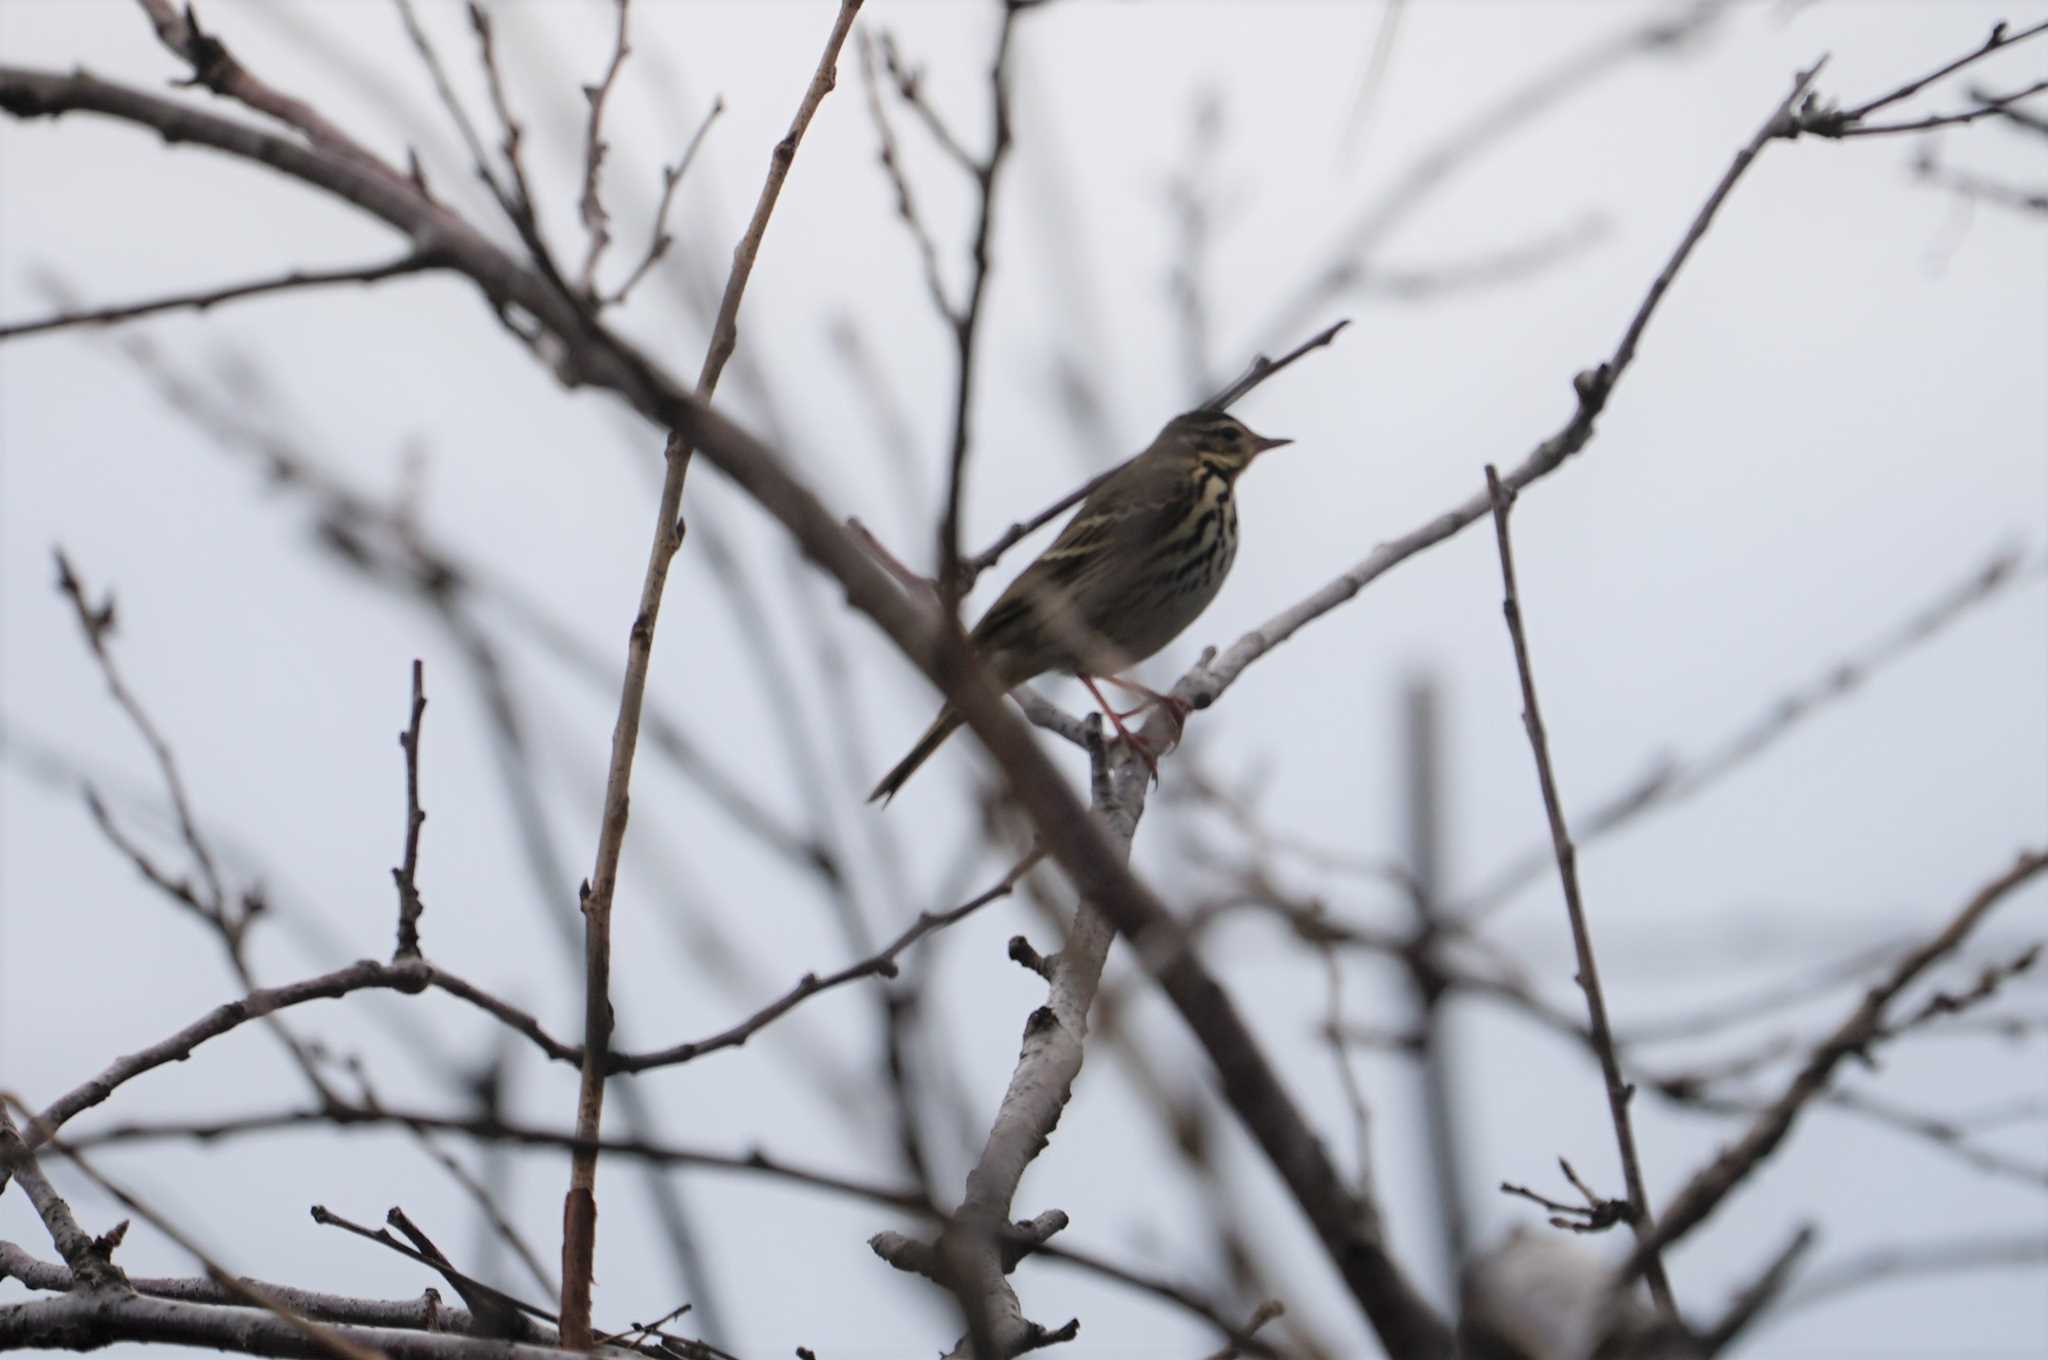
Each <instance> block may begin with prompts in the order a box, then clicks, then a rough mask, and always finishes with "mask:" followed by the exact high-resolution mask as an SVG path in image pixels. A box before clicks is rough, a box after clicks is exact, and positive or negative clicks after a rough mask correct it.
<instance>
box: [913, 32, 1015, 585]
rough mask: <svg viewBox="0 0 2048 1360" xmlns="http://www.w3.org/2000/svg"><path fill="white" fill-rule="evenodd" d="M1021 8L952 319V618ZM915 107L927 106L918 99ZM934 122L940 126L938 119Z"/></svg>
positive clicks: (946, 566) (1003, 69) (948, 578)
mask: <svg viewBox="0 0 2048 1360" xmlns="http://www.w3.org/2000/svg"><path fill="white" fill-rule="evenodd" d="M1020 12H1021V6H1019V5H1017V4H1014V3H1010V2H1009V0H1005V3H1004V5H1003V18H1002V23H1001V25H1000V26H999V27H998V29H997V31H996V54H995V60H994V61H993V62H992V63H991V65H990V66H989V74H988V83H989V106H990V119H989V121H990V122H991V124H992V125H993V128H994V131H993V132H992V134H991V136H990V140H989V149H988V155H987V156H986V157H985V158H984V159H982V160H979V161H975V162H973V164H972V166H971V171H970V173H971V174H972V176H973V178H974V183H975V188H976V189H977V190H978V191H979V192H978V201H979V206H978V210H977V212H976V214H975V218H974V234H973V236H972V237H971V238H970V239H969V244H968V261H969V264H970V268H969V270H968V275H967V297H966V299H965V301H963V302H962V303H961V305H960V310H959V311H958V312H957V313H956V314H955V315H953V316H952V317H951V318H950V320H951V321H952V324H953V351H954V369H953V447H952V452H951V454H950V455H949V457H948V458H947V462H946V466H947V472H946V498H945V509H944V513H943V515H942V517H941V519H940V521H939V599H940V601H941V602H942V604H943V605H944V607H945V611H946V613H947V615H948V616H949V617H950V616H951V615H952V614H953V613H954V612H956V611H957V609H958V608H959V604H960V599H961V597H962V596H963V595H965V594H966V593H967V590H968V587H969V586H971V585H972V584H973V582H972V579H971V578H969V579H965V580H963V579H962V576H961V570H960V567H961V558H960V500H961V497H962V496H963V495H964V494H965V491H966V484H967V454H968V451H969V449H970V448H971V446H972V443H973V412H974V366H975V359H976V357H977V356H976V347H975V339H976V335H977V333H978V332H979V330H980V327H981V307H982V301H983V299H985V298H986V297H987V296H988V278H989V238H990V236H991V235H992V234H993V232H994V230H995V215H996V185H997V184H998V183H999V182H1000V180H1001V177H1002V170H1003V162H1004V161H1005V160H1006V159H1007V158H1008V156H1009V154H1010V140H1011V138H1010V46H1011V42H1012V40H1013V35H1014V34H1015V32H1016V28H1017V15H1018V14H1019V13H1020ZM913 106H914V107H922V105H921V104H916V103H914V105H913ZM933 125H934V126H938V122H937V120H936V119H934V120H933ZM956 149H957V148H956Z"/></svg>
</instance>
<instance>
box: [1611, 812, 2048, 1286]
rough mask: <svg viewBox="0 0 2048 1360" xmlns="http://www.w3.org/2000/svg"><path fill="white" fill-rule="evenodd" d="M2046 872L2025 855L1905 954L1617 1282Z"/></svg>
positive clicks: (1677, 1201) (1688, 1227)
mask: <svg viewBox="0 0 2048 1360" xmlns="http://www.w3.org/2000/svg"><path fill="white" fill-rule="evenodd" d="M2043 869H2048V852H2044V851H2037V850H2030V851H2027V852H2025V853H2023V854H2021V855H2020V857H2019V858H2018V860H2016V861H2015V862H2014V864H2013V866H2012V867H2011V868H2009V869H2007V870H2006V871H2005V872H2004V873H2001V874H1999V875H1998V876H1997V877H1995V878H1993V879H1992V880H1991V881H1990V882H1988V883H1986V884H1984V886H1983V887H1981V888H1979V889H1978V890H1977V891H1976V892H1975V893H1973V894H1972V895H1971V897H1970V900H1969V901H1968V902H1966V903H1964V904H1963V907H1962V909H1961V910H1960V911H1958V912H1957V913H1956V915H1955V917H1954V918H1953V919H1952V920H1950V922H1949V923H1948V925H1947V926H1946V927H1945V928H1944V929H1943V930H1942V931H1941V932H1940V933H1938V934H1936V935H1935V936H1933V937H1932V938H1931V939H1929V940H1927V941H1926V942H1925V943H1924V944H1922V945H1921V946H1920V947H1919V948H1917V949H1915V950H1913V951H1912V952H1911V953H1909V954H1907V955H1906V957H1905V958H1903V959H1901V960H1900V961H1899V962H1898V963H1897V964H1896V965H1895V966H1894V967H1893V968H1892V971H1891V973H1890V974H1889V975H1888V976H1887V977H1886V978H1885V980H1884V981H1882V982H1880V983H1879V984H1877V985H1876V986H1874V987H1872V988H1871V989H1870V990H1869V991H1868V992H1867V993H1865V994H1864V996H1863V997H1862V999H1861V1000H1860V1001H1859V1002H1858V1004H1857V1006H1856V1008H1855V1009H1854V1010H1853V1011H1851V1012H1850V1013H1849V1016H1848V1018H1847V1019H1845V1020H1843V1021H1842V1023H1841V1024H1840V1025H1839V1026H1837V1027H1836V1029H1835V1030H1834V1032H1833V1033H1831V1034H1829V1035H1828V1037H1827V1038H1826V1039H1824V1040H1822V1041H1821V1043H1819V1044H1818V1045H1816V1046H1815V1048H1814V1050H1813V1052H1812V1054H1811V1055H1809V1056H1808V1058H1807V1060H1806V1061H1805V1062H1804V1063H1803V1064H1801V1065H1800V1068H1799V1071H1798V1072H1797V1073H1796V1074H1795V1075H1794V1076H1793V1077H1792V1079H1791V1080H1790V1081H1789V1082H1788V1083H1786V1086H1785V1089H1784V1091H1783V1092H1782V1093H1781V1094H1780V1095H1779V1096H1778V1098H1777V1099H1776V1100H1774V1101H1772V1102H1771V1104H1770V1105H1769V1106H1768V1107H1767V1108H1765V1109H1764V1110H1763V1111H1762V1113H1760V1114H1759V1115H1758V1116H1757V1117H1756V1119H1755V1121H1754V1122H1752V1123H1751V1124H1750V1126H1749V1129H1748V1131H1747V1132H1746V1133H1744V1134H1743V1136H1742V1137H1741V1139H1739V1140H1738V1141H1737V1142H1736V1143H1734V1144H1733V1145H1732V1146H1730V1147H1727V1148H1725V1149H1724V1150H1723V1151H1722V1152H1721V1154H1720V1155H1719V1156H1717V1157H1715V1158H1714V1160H1713V1161H1712V1162H1710V1163H1708V1164H1707V1165H1706V1166H1705V1167H1703V1168H1701V1169H1700V1170H1699V1171H1698V1172H1697V1173H1696V1174H1695V1175H1694V1176H1693V1177H1692V1179H1691V1180H1689V1181H1687V1182H1686V1184H1685V1188H1684V1189H1682V1190H1680V1191H1679V1193H1678V1195H1677V1196H1676V1197H1675V1198H1674V1199H1673V1200H1672V1201H1671V1204H1670V1205H1669V1206H1668V1207H1667V1208H1666V1209H1665V1211H1664V1215H1663V1217H1662V1218H1661V1219H1660V1220H1659V1221H1658V1223H1657V1226H1656V1228H1655V1229H1654V1230H1653V1231H1652V1232H1651V1233H1650V1234H1649V1235H1648V1236H1647V1237H1645V1238H1644V1239H1643V1240H1642V1241H1641V1242H1639V1243H1638V1244H1637V1246H1636V1249H1635V1251H1634V1252H1633V1253H1632V1254H1631V1256H1630V1257H1629V1260H1628V1262H1627V1263H1626V1265H1625V1266H1624V1268H1623V1270H1622V1272H1621V1273H1620V1275H1619V1277H1618V1278H1619V1279H1621V1280H1627V1279H1629V1278H1632V1277H1633V1276H1634V1275H1635V1274H1637V1273H1639V1272H1640V1271H1641V1270H1642V1268H1643V1265H1644V1264H1645V1263H1646V1262H1647V1261H1648V1260H1650V1259H1652V1258H1653V1257H1654V1255H1655V1253H1657V1252H1658V1251H1661V1250H1662V1249H1663V1248H1665V1247H1668V1246H1670V1245H1671V1244H1672V1243H1674V1242H1676V1241H1678V1240H1679V1239H1680V1238H1682V1237H1684V1236H1685V1235H1686V1234H1687V1233H1689V1232H1691V1231H1692V1230H1693V1229H1694V1228H1696V1227H1698V1226H1699V1225H1700V1224H1701V1223H1703V1222H1704V1221H1706V1218H1707V1216H1708V1215H1709V1214H1711V1213H1713V1211H1714V1210H1715V1209H1716V1208H1717V1207H1719V1206H1720V1204H1721V1202H1722V1201H1723V1200H1724V1199H1726V1198H1727V1197H1728V1194H1729V1193H1730V1192H1731V1191H1732V1190H1734V1189H1735V1187H1736V1186H1737V1185H1739V1184H1741V1183H1742V1182H1743V1181H1744V1180H1745V1179H1747V1178H1748V1177H1749V1175H1750V1173H1751V1172H1753V1171H1755V1170H1756V1168H1757V1167H1758V1166H1759V1165H1760V1164H1761V1163H1762V1162H1763V1161H1764V1159H1765V1158H1767V1157H1769V1156H1770V1155H1771V1154H1772V1153H1773V1152H1774V1151H1776V1150H1777V1147H1778V1145H1779V1144H1780V1143H1782V1142H1783V1141H1784V1139H1785V1135H1786V1134H1788V1133H1790V1132H1791V1131H1792V1125H1793V1124H1794V1123H1796V1122H1797V1121H1798V1118H1799V1115H1800V1112H1801V1111H1802V1110H1804V1109H1805V1107H1806V1106H1807V1105H1808V1104H1809V1103H1810V1102H1811V1101H1813V1100H1814V1099H1815V1098H1816V1097H1818V1096H1819V1095H1820V1094H1821V1092H1822V1091H1824V1090H1825V1089H1826V1087H1827V1084H1828V1081H1829V1079H1830V1078H1832V1077H1833V1075H1834V1072H1835V1069H1836V1068H1837V1067H1839V1066H1840V1065H1841V1064H1842V1062H1843V1061H1844V1060H1845V1059H1847V1058H1850V1057H1853V1056H1855V1055H1857V1054H1860V1053H1862V1052H1863V1051H1864V1050H1865V1049H1866V1048H1867V1047H1868V1046H1869V1044H1870V1043H1871V1042H1872V1041H1873V1040H1874V1039H1875V1038H1876V1036H1877V1034H1878V1032H1879V1031H1880V1030H1881V1029H1882V1028H1883V1026H1884V1015H1885V1009H1886V1007H1888V1006H1889V1005H1890V1004H1891V1003H1892V1001H1893V1000H1894V999H1895V998H1896V997H1897V996H1898V995H1899V993H1900V992H1902V991H1904V990H1905V989H1906V988H1907V987H1908V986H1909V985H1910V984H1911V983H1912V982H1913V981H1914V980H1915V979H1916V978H1918V977H1919V976H1920V974H1922V973H1924V972H1925V971H1927V969H1928V968H1930V967H1932V966H1933V965H1934V964H1935V963H1937V962H1939V961H1940V960H1941V959H1943V958H1945V957H1946V956H1948V955H1949V954H1951V953H1953V952H1954V951H1955V950H1956V949H1957V948H1958V947H1959V946H1960V945H1961V944H1962V943H1963V941H1964V940H1966V939H1967V938H1968V937H1969V935H1970V932H1971V931H1973V930H1974V929H1976V927H1977V924H1978V923H1979V922H1980V921H1982V920H1983V919H1984V917H1985V915H1986V914H1987V913H1988V912H1989V911H1990V910H1991V909H1992V908H1993V907H1994V906H1996V905H1998V903H1999V902H2000V901H2001V900H2002V899H2003V898H2005V897H2006V896H2007V895H2008V894H2010V893H2011V892H2013V891H2014V890H2015V889H2017V888H2019V887H2020V886H2022V885H2023V884H2025V883H2026V882H2027V881H2028V880H2030V879H2032V878H2033V877H2034V876H2035V875H2036V874H2039V873H2040V872H2041V871H2042V870H2043Z"/></svg>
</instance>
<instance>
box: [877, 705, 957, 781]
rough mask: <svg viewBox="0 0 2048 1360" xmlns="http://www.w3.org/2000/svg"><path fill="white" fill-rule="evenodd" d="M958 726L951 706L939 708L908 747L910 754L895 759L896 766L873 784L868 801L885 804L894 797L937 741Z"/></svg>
mask: <svg viewBox="0 0 2048 1360" xmlns="http://www.w3.org/2000/svg"><path fill="white" fill-rule="evenodd" d="M959 726H960V715H959V714H958V713H955V712H954V711H953V710H952V709H951V708H942V709H940V710H939V716H938V717H936V718H934V719H933V720H932V725H931V726H930V727H927V728H926V729H925V730H924V735H923V736H921V737H919V738H918V739H917V745H915V746H913V747H911V748H910V754H909V755H907V756H905V757H903V759H901V760H899V761H897V762H896V768H895V769H893V770H891V771H889V773H887V774H885V775H883V776H882V782H881V783H879V784H877V785H875V791H874V792H873V793H871V794H869V795H868V801H869V802H870V803H875V802H880V803H885V804H886V803H887V802H888V800H889V799H891V798H894V797H895V796H896V790H898V789H900V788H902V787H903V783H904V781H905V780H907V779H909V778H910V776H912V775H913V774H916V773H917V767H918V766H920V765H922V764H924V763H925V761H926V760H928V759H930V758H931V754H932V752H934V751H936V750H938V749H939V743H940V742H943V741H944V740H945V739H946V738H947V737H950V736H952V735H953V731H954V729H955V728H957V727H959Z"/></svg>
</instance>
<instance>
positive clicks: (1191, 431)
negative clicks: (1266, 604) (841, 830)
mask: <svg viewBox="0 0 2048 1360" xmlns="http://www.w3.org/2000/svg"><path fill="white" fill-rule="evenodd" d="M1288 442H1290V441H1288V440H1285V439H1265V438H1262V437H1260V436H1259V435H1256V434H1253V433H1252V432H1251V431H1250V430H1248V429H1246V428H1245V427H1244V425H1243V424H1241V423H1240V422H1238V421H1237V420H1236V419H1234V418H1232V417H1231V416H1228V415H1226V414H1224V413H1223V412H1221V411H1212V410H1197V411H1190V412H1188V413H1187V414H1186V415H1181V416H1175V417H1174V418H1173V419H1172V420H1170V421H1168V422H1167V425H1166V428H1165V429H1163V430H1161V431H1160V432H1159V437H1158V438H1157V439H1155V440H1153V441H1152V443H1151V445H1150V447H1148V448H1147V449H1146V450H1145V451H1144V452H1143V453H1141V454H1139V455H1138V456H1137V457H1135V458H1133V459H1132V460H1131V461H1130V462H1128V463H1126V464H1124V465H1123V467H1122V468H1120V469H1118V470H1117V472H1116V473H1115V474H1114V475H1112V476H1111V477H1110V478H1109V479H1108V480H1107V481H1105V482H1104V483H1103V484H1102V485H1101V486H1099V487H1097V488H1095V490H1094V491H1093V492H1091V493H1090V494H1089V496H1088V498H1087V499H1086V500H1084V501H1082V502H1081V506H1080V508H1079V509H1078V510H1076V511H1075V512H1074V517H1073V518H1072V519H1070V520H1068V521H1067V524H1066V527H1065V528H1063V529H1061V530H1060V533H1059V537H1057V538H1055V539H1054V540H1053V541H1052V545H1051V546H1050V547H1048V548H1047V549H1046V550H1045V551H1044V552H1042V553H1040V554H1039V555H1038V558H1037V560H1036V561H1034V562H1033V563H1032V564H1031V565H1030V566H1028V567H1026V568H1025V569H1024V570H1023V572H1022V573H1021V574H1020V575H1019V576H1018V577H1017V579H1016V580H1014V581H1012V582H1011V583H1010V585H1009V588H1008V589H1006V590H1005V591H1003V593H1002V594H1001V595H999V596H997V597H996V602H995V603H994V604H992V605H990V606H989V608H988V612H987V613H986V614H983V615H982V616H981V621H980V622H979V623H977V624H975V625H974V630H973V631H972V632H971V633H970V634H968V640H969V641H970V642H972V643H973V645H974V649H975V651H976V653H977V654H979V656H980V657H981V660H982V662H983V664H984V665H986V666H987V667H988V669H989V673H990V675H991V676H993V677H994V679H995V681H996V684H997V686H998V687H999V688H1001V689H1004V690H1010V689H1014V688H1016V687H1017V686H1018V685H1021V684H1024V683H1025V682H1026V681H1028V680H1033V679H1036V678H1037V677H1038V676H1041V675H1044V674H1047V673H1048V672H1064V673H1067V674H1070V675H1078V676H1080V677H1082V678H1083V679H1084V680H1090V679H1091V678H1092V677H1097V676H1116V675H1118V674H1119V673H1120V672H1122V671H1123V670H1124V669H1125V668H1126V667H1128V666H1132V665H1135V664H1137V663H1138V662H1140V661H1143V660H1144V659H1145V658H1147V657H1149V656H1151V655H1152V654H1153V653H1155V652H1157V651H1158V650H1159V649H1160V648H1162V647H1164V646H1166V644H1167V643H1169V642H1171V641H1173V640H1174V639H1175V638H1176V637H1178V636H1180V634H1181V633H1182V631H1184V630H1185V629H1186V628H1187V626H1188V625H1189V624H1191V623H1193V622H1194V621H1195V619H1196V618H1198V617H1199V616H1200V615H1201V613H1202V611H1203V610H1204V609H1206V608H1208V607H1209V602H1210V601H1211V600H1213V599H1215V598H1216V592H1217V591H1219V590H1221V589H1222V588H1223V578H1224V577H1225V576H1226V575H1228V574H1229V572H1230V564H1231V562H1232V561H1233V560H1234V559H1235V558H1236V556H1237V501H1236V498H1235V496H1234V495H1233V494H1232V493H1233V488H1234V487H1235V486H1236V483H1237V478H1238V475H1239V474H1240V473H1242V472H1243V471H1244V470H1245V468H1247V467H1249V466H1250V465H1251V462H1252V460H1253V459H1254V458H1256V457H1258V455H1259V454H1261V453H1263V452H1265V451H1266V450H1267V449H1272V448H1278V447H1279V446H1280V445H1282V444H1286V443H1288ZM1091 684H1092V681H1091ZM1098 697H1099V696H1098ZM1105 707H1106V705H1105ZM1112 720H1113V721H1114V718H1113V719H1112ZM959 725H960V717H959V715H958V714H957V713H955V712H954V711H953V709H952V708H951V707H950V706H948V707H946V708H943V709H941V710H939V716H938V717H937V718H936V719H935V720H933V722H932V725H931V726H930V727H929V728H927V729H926V730H925V734H924V735H923V736H922V737H920V738H919V739H918V742H917V745H915V746H913V747H912V748H911V749H910V754H909V755H907V756H905V757H904V758H903V759H902V760H901V761H900V762H898V764H897V766H896V768H895V769H893V770H891V771H889V773H888V774H886V775H884V776H883V777H882V782H881V783H879V784H877V785H875V791H874V792H873V793H871V794H869V795H868V800H869V801H870V802H873V801H875V800H877V799H885V798H889V797H891V796H893V795H894V794H895V792H896V790H898V789H899V788H901V787H902V786H903V782H904V781H905V780H907V779H909V778H910V776H911V775H912V773H914V772H915V771H916V769H917V767H918V766H920V765H922V764H923V763H924V762H925V760H926V759H927V758H928V757H929V756H930V755H931V753H932V752H933V751H936V750H937V749H938V748H939V744H940V743H941V742H943V741H945V739H946V738H947V737H949V736H951V735H952V734H953V730H954V729H955V728H957V727H958V726H959ZM1118 727H1119V730H1121V727H1122V725H1121V723H1119V724H1118Z"/></svg>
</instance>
